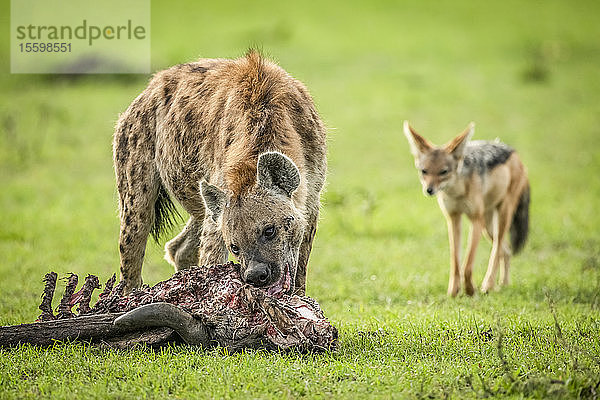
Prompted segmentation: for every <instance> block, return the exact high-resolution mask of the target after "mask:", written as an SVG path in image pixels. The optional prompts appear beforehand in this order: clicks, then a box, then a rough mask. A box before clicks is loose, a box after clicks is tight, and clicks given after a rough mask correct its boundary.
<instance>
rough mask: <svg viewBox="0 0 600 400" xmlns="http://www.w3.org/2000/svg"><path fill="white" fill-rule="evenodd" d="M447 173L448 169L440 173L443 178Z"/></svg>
mask: <svg viewBox="0 0 600 400" xmlns="http://www.w3.org/2000/svg"><path fill="white" fill-rule="evenodd" d="M447 173H448V170H447V169H443V170H441V171H440V175H441V176H444V175H446V174H447Z"/></svg>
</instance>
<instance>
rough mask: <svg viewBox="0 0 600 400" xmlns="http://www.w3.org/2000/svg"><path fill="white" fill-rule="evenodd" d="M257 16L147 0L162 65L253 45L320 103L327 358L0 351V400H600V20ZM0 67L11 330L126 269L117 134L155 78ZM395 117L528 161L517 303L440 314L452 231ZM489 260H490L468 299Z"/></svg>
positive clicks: (394, 5) (336, 12) (527, 12)
mask: <svg viewBox="0 0 600 400" xmlns="http://www.w3.org/2000/svg"><path fill="white" fill-rule="evenodd" d="M249 4H250V3H248V2H242V1H239V2H237V3H228V4H227V5H224V4H221V3H220V2H210V3H207V4H202V3H200V2H198V3H196V2H191V1H190V2H181V3H177V4H176V5H173V4H171V2H166V1H165V2H158V1H153V2H152V60H153V61H152V62H153V65H152V68H153V70H158V69H161V68H165V67H167V66H169V65H172V64H175V63H180V62H185V61H189V60H193V59H195V58H197V57H199V56H202V57H236V56H239V55H241V54H243V52H244V51H245V49H246V48H248V47H249V46H259V47H260V48H262V49H263V51H264V52H265V54H267V55H269V56H270V57H272V58H273V59H275V60H276V61H278V62H279V63H280V64H281V65H282V67H284V68H285V69H286V70H288V71H289V72H290V73H291V74H293V75H294V76H296V77H297V78H299V79H301V80H302V81H304V82H305V83H306V85H307V86H308V88H309V89H310V91H311V93H312V95H313V96H314V99H315V102H316V104H317V107H318V109H319V111H320V113H321V115H322V117H323V119H324V121H325V122H326V124H327V126H328V127H329V134H330V140H329V169H330V172H329V177H328V187H327V191H326V193H325V194H324V198H323V200H324V201H323V203H324V207H323V212H322V218H321V222H320V227H319V232H318V234H317V238H316V242H315V245H314V250H313V253H312V255H311V263H310V266H309V267H310V270H309V273H308V290H307V292H308V294H309V295H310V296H312V297H314V298H316V299H317V300H318V301H319V302H320V303H321V305H322V307H323V309H324V310H325V313H326V315H327V316H328V317H329V318H330V319H331V321H332V322H333V323H334V324H335V325H336V326H337V327H338V328H339V330H340V345H339V350H338V351H337V352H335V353H331V354H323V355H298V354H276V353H267V352H261V351H252V352H247V353H242V354H235V355H230V354H227V353H226V352H224V351H223V350H220V349H216V350H211V351H203V350H201V349H196V348H189V347H185V346H182V347H172V348H167V349H164V350H162V351H159V352H153V351H151V350H148V349H144V348H141V349H135V350H133V351H128V352H123V351H110V350H100V349H98V348H94V347H90V346H86V345H82V344H56V346H54V347H52V348H51V349H37V348H33V347H30V346H22V347H19V348H16V349H10V350H0V398H86V399H88V398H89V399H92V398H99V399H104V398H122V399H126V398H127V399H128V398H299V397H309V398H312V397H317V398H330V397H334V398H353V399H354V398H371V397H373V398H450V397H452V398H480V397H490V396H494V395H498V396H503V397H508V398H529V397H532V398H579V397H580V398H594V399H595V398H597V397H598V396H599V394H600V335H599V332H600V228H599V227H600V213H598V207H600V179H599V178H598V175H599V174H600V41H599V40H598V39H599V38H600V24H598V15H599V14H600V3H598V2H597V1H584V0H582V1H577V2H566V1H558V0H550V1H545V2H533V1H515V0H509V1H504V2H477V1H466V0H456V1H452V2H438V1H432V0H425V1H420V2H407V1H406V2H405V1H402V2H392V1H373V2H364V4H363V2H360V1H337V2H327V3H325V2H323V3H315V4H314V5H310V4H309V2H290V3H288V2H278V1H272V2H253V3H252V6H250V5H249ZM1 7H2V8H1V9H0V21H1V23H2V27H3V28H5V27H6V29H4V34H3V35H4V36H2V39H1V41H0V45H1V48H2V54H5V55H6V54H8V46H9V43H8V39H7V36H6V34H7V32H8V26H9V20H8V15H10V14H9V13H8V4H7V2H6V1H3V2H2V6H1ZM0 67H1V70H2V75H0V93H1V94H0V184H1V186H0V188H1V190H0V210H1V211H0V324H2V325H7V324H17V323H23V322H31V321H33V320H34V319H35V317H36V316H37V314H38V312H37V309H36V307H37V305H38V302H39V294H40V293H41V289H42V283H41V278H42V276H43V274H44V273H46V272H47V271H49V270H54V271H56V272H58V273H59V274H61V275H64V274H66V273H67V272H75V273H78V274H86V273H94V274H97V275H99V276H100V279H101V281H105V280H106V279H108V277H109V276H110V275H112V274H113V273H115V272H117V271H118V249H117V236H118V219H117V211H116V209H117V201H116V191H115V187H114V177H113V170H112V161H111V135H112V128H113V126H114V123H115V120H116V118H117V115H118V113H119V112H121V111H123V110H124V109H125V108H126V107H127V105H128V104H129V103H130V102H131V100H132V99H133V98H135V96H137V94H138V93H139V92H140V91H141V90H142V89H143V88H144V86H145V84H146V82H147V79H148V77H146V76H121V77H118V76H88V77H82V78H80V79H65V78H61V77H52V76H40V75H31V76H26V75H10V74H8V73H7V71H8V69H9V59H8V57H2V58H0ZM404 119H409V120H410V121H411V123H412V124H413V126H415V127H416V128H417V130H419V131H420V132H421V133H423V134H424V135H425V136H427V137H429V138H431V139H432V140H433V141H434V142H436V143H443V142H445V141H446V140H448V139H450V138H451V137H452V136H453V135H455V134H457V133H458V132H459V131H461V130H462V129H463V128H464V127H465V126H466V124H467V123H468V122H470V121H475V122H476V123H477V128H476V133H475V137H476V138H477V139H494V138H496V137H500V138H501V139H502V140H503V141H505V142H506V143H509V144H511V145H512V146H514V147H516V148H517V149H518V151H519V153H520V155H521V157H522V159H523V160H524V162H525V164H526V165H527V166H528V168H529V174H530V179H531V186H532V209H531V218H532V220H531V232H530V240H529V242H528V244H527V246H526V247H525V250H524V251H523V253H522V254H520V255H519V256H518V257H515V258H514V259H513V263H512V265H513V269H512V278H513V279H512V284H511V286H509V287H507V288H503V289H502V290H500V291H497V292H493V293H491V294H489V295H481V294H477V295H475V296H474V297H473V298H469V297H464V296H461V297H458V298H456V299H449V298H447V297H446V287H447V280H448V271H449V254H448V253H449V252H448V249H447V247H448V243H447V237H446V227H445V222H444V218H443V216H442V214H441V212H440V210H439V208H438V206H437V204H436V202H435V201H434V200H432V199H426V198H425V197H423V195H422V194H421V190H420V187H419V183H418V180H417V173H416V171H415V170H414V167H413V161H412V158H411V156H410V154H409V149H408V144H407V143H406V141H405V139H404V137H403V135H402V132H401V125H402V121H403V120H404ZM174 234H175V232H174ZM489 250H490V246H489V243H487V242H485V241H484V242H482V245H481V246H480V248H479V252H478V256H477V263H476V266H475V272H474V275H475V282H476V284H477V285H479V284H480V283H481V280H482V279H483V275H484V273H485V267H486V266H487V257H488V254H489ZM162 255H163V253H162V246H159V245H155V244H149V246H148V251H147V256H146V263H145V267H144V271H143V275H144V281H145V282H146V283H150V284H154V283H156V282H158V281H160V280H163V279H167V278H168V277H169V276H170V274H172V272H173V271H172V268H171V267H170V266H169V265H168V264H167V263H166V262H165V261H163V260H162Z"/></svg>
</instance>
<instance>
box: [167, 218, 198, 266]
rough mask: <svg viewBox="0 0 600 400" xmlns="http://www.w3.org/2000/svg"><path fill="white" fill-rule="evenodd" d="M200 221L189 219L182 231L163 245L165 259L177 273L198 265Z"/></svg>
mask: <svg viewBox="0 0 600 400" xmlns="http://www.w3.org/2000/svg"><path fill="white" fill-rule="evenodd" d="M201 236H202V220H199V219H198V218H196V217H193V216H192V217H190V219H189V221H188V223H187V224H186V225H185V228H183V231H181V233H180V234H179V235H177V236H176V237H175V238H173V239H171V240H170V241H168V242H167V244H166V245H165V259H166V260H167V261H168V262H169V263H170V264H171V265H173V266H174V267H175V269H176V270H177V271H179V270H180V269H185V268H189V267H191V266H193V265H198V256H199V252H200V238H201Z"/></svg>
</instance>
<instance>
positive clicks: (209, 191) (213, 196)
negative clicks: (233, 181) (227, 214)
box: [200, 180, 227, 222]
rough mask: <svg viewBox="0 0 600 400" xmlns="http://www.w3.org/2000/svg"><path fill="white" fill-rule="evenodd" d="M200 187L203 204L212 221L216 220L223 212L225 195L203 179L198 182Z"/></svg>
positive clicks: (225, 200)
mask: <svg viewBox="0 0 600 400" xmlns="http://www.w3.org/2000/svg"><path fill="white" fill-rule="evenodd" d="M200 188H201V190H200V191H201V193H202V199H203V200H204V205H205V206H206V209H207V210H208V213H209V214H210V216H211V217H212V219H213V221H215V222H217V220H218V219H219V217H221V214H223V209H224V208H225V204H226V203H227V195H226V194H225V192H223V191H222V190H221V189H219V188H218V187H216V186H214V185H211V184H210V183H208V182H206V181H204V180H203V181H202V182H201V183H200Z"/></svg>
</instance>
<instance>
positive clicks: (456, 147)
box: [444, 122, 475, 159]
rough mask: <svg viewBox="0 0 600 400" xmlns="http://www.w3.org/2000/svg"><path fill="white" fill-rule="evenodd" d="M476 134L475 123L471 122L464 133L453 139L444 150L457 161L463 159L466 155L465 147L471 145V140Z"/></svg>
mask: <svg viewBox="0 0 600 400" xmlns="http://www.w3.org/2000/svg"><path fill="white" fill-rule="evenodd" d="M474 133H475V123H474V122H471V123H470V124H469V126H467V128H466V129H465V130H464V131H463V133H461V134H460V135H458V136H457V137H455V138H454V139H452V140H451V141H450V142H448V143H447V144H446V145H445V146H444V150H446V151H447V152H448V153H450V154H452V155H453V156H454V158H456V159H459V158H462V157H463V156H464V154H465V147H467V143H469V140H471V138H472V137H473V134H474Z"/></svg>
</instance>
